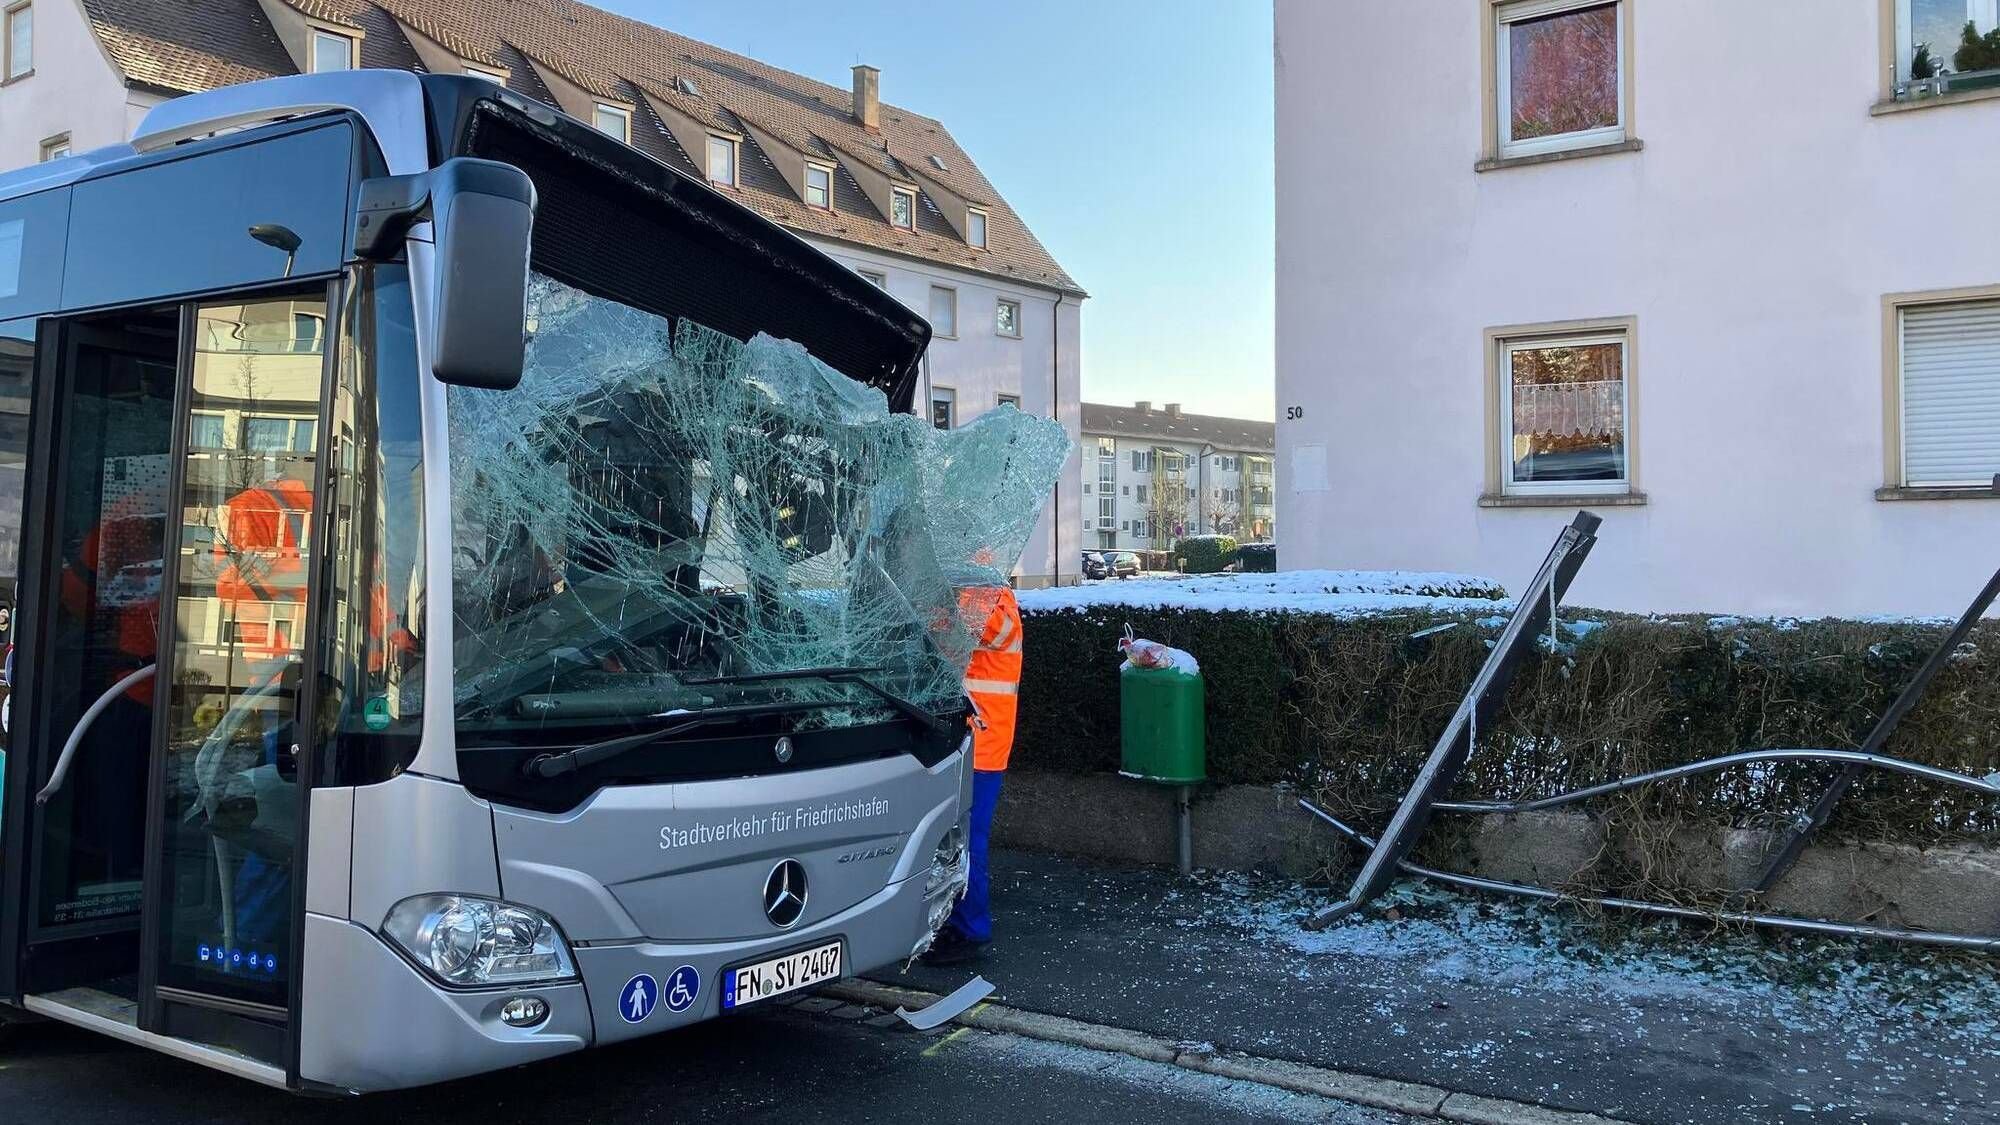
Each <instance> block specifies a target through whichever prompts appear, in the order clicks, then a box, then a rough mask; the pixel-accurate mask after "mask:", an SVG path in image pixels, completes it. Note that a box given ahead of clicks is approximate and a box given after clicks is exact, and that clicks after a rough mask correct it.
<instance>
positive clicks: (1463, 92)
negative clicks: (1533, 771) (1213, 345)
mask: <svg viewBox="0 0 2000 1125" xmlns="http://www.w3.org/2000/svg"><path fill="white" fill-rule="evenodd" d="M1385 44H1394V45H1395V52H1394V53H1395V54H1397V55H1400V56H1408V57H1412V58H1417V59H1420V60H1421V65H1420V66H1418V67H1415V68H1414V69H1399V70H1398V71H1397V72H1396V73H1393V74H1391V73H1386V72H1385V70H1384V68H1383V66H1382V60H1383V58H1384V45H1385ZM1275 49H1276V74H1277V91H1276V95H1277V173H1276V174H1277V205H1278V209H1277V263H1278V277H1277V295H1278V306H1277V316H1278V324H1277V361H1278V362H1277V366H1278V375H1277V382H1278V386H1277V390H1278V400H1277V406H1278V417H1279V422H1278V431H1277V446H1278V453H1279V460H1280V463H1281V464H1282V465H1283V466H1284V470H1285V472H1284V480H1283V487H1282V489H1281V490H1280V493H1279V504H1278V509H1279V511H1278V515H1279V517H1280V518H1281V520H1282V522H1283V523H1284V524H1285V527H1286V537H1285V550H1284V561H1285V564H1286V565H1288V566H1314V567H1318V566H1328V567H1349V566H1355V567H1408V568H1417V569H1427V570H1428V569H1442V570H1455V571H1469V572H1473V573H1480V574H1486V575H1491V576H1493V577H1496V578H1499V579H1502V580H1504V581H1507V582H1509V583H1510V584H1513V585H1515V586H1517V587H1518V584H1520V583H1522V582H1524V581H1525V580H1526V579H1527V578H1528V577H1529V576H1530V575H1531V574H1532V573H1533V572H1534V570H1535V568H1536V566H1537V564H1538V563H1539V562H1540V561H1541V559H1542V557H1543V556H1544V555H1545V554H1546V552H1547V550H1548V548H1549V544H1550V543H1551V542H1552V540H1553V539H1554V537H1555V534H1556V532H1557V530H1558V529H1559V528H1560V527H1561V526H1562V525H1563V524H1564V523H1566V522H1567V521H1568V520H1569V519H1570V517H1571V516H1572V514H1573V513H1574V512H1575V511H1576V510H1577V509H1578V508H1591V509H1594V510H1596V511H1598V512H1599V514H1601V515H1602V516H1603V517H1604V526H1603V528H1602V530H1601V533H1600V536H1599V542H1598V545H1597V547H1596V549H1595V551H1594V552H1593V553H1592V555H1591V557H1590V560H1589V563H1588V564H1587V565H1586V566H1585V567H1584V568H1583V571H1582V573H1581V575H1580V576H1579V578H1578V580H1577V583H1576V585H1575V587H1574V588H1573V590H1572V592H1571V595H1570V600H1571V601H1573V602H1575V603H1578V604H1586V605H1593V606H1602V607H1605V608H1610V609H1623V610H1636V611H1712V612H1753V613H1770V614H1798V615H1807V614H1879V613H1889V614H1918V615H1939V614H1955V613H1956V612H1957V611H1958V610H1959V608H1960V607H1962V606H1963V605H1964V604H1965V603H1966V602H1968V601H1969V600H1971V598H1972V596H1973V594H1974V593H1976V592H1977V591H1978V590H1979V589H1980V587H1981V585H1982V584H1983V583H1984V582H1985V581H1986V579H1987V577H1988V576H1989V575H1991V574H1992V573H1993V570H1994V568H1995V566H1996V565H2000V503H1996V502H1994V499H1993V496H1994V492H1993V489H1992V487H1991V484H1992V480H1993V476H1994V474H1995V473H2000V209H1996V208H1995V207H1994V206H1993V202H1992V200H1993V194H1994V186H1995V184H1996V182H2000V157H1996V155H1995V152H1996V150H1995V146H1994V138H1995V137H1996V136H2000V28H1996V5H1995V3H1994V0H1842V2H1840V3H1826V2H1825V0H1757V2H1756V3H1746V2H1744V0H1435V2H1425V3H1395V4H1385V3H1380V2H1379V0H1276V37H1275ZM1085 500H1086V510H1087V508H1088V500H1089V498H1088V497H1086V498H1085Z"/></svg>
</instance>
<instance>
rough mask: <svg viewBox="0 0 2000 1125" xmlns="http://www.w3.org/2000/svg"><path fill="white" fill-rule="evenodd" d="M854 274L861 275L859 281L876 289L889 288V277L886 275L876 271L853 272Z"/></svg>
mask: <svg viewBox="0 0 2000 1125" xmlns="http://www.w3.org/2000/svg"><path fill="white" fill-rule="evenodd" d="M854 272H855V273H858V274H860V275H861V280H863V281H865V282H867V283H868V284H870V285H873V286H874V287H875V288H877V289H887V288H889V275H888V274H886V273H882V272H880V271H877V270H855V271H854Z"/></svg>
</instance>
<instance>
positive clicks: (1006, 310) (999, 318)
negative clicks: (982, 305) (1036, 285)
mask: <svg viewBox="0 0 2000 1125" xmlns="http://www.w3.org/2000/svg"><path fill="white" fill-rule="evenodd" d="M993 332H994V334H995V335H998V336H1011V337H1013V338H1014V339H1016V340H1018V339H1020V338H1021V302H1019V301H1015V300H1010V299H1008V298H1006V297H1002V298H1000V300H999V303H997V304H995V305H994V306H993Z"/></svg>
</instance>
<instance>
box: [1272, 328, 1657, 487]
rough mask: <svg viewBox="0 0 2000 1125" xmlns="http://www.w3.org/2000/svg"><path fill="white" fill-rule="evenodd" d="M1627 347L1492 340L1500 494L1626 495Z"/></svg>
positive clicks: (1602, 341)
mask: <svg viewBox="0 0 2000 1125" xmlns="http://www.w3.org/2000/svg"><path fill="white" fill-rule="evenodd" d="M1626 343H1627V336H1626V334H1625V333H1623V332H1604V333H1597V334H1589V335H1572V336H1543V337H1532V338H1526V339H1502V340H1500V341H1499V344H1498V350H1499V354H1498V357H1497V358H1498V361H1499V382H1500V388H1499V391H1500V393H1499V402H1500V411H1499V415H1500V433H1499V435H1498V437H1499V442H1500V449H1501V464H1500V490H1501V491H1502V492H1503V493H1509V494H1515V495H1533V494H1536V493H1544V494H1548V493H1554V494H1559V495H1577V494H1584V493H1622V492H1628V491H1630V490H1631V471H1630V466H1629V464H1628V461H1627V443H1626V430H1627V416H1626V408H1625V404H1626V401H1627V379H1626V374H1627V373H1626V366H1627V363H1626ZM1252 465H1253V473H1254V472H1255V471H1256V470H1257V469H1260V468H1262V466H1263V462H1261V461H1259V462H1253V463H1252Z"/></svg>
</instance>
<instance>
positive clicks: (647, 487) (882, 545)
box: [447, 275, 1069, 744]
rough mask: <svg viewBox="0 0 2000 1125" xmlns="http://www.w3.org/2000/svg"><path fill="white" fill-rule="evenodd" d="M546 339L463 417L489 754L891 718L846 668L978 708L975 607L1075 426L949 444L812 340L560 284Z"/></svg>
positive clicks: (470, 611)
mask: <svg viewBox="0 0 2000 1125" xmlns="http://www.w3.org/2000/svg"><path fill="white" fill-rule="evenodd" d="M529 331H530V333H531V339H530V343H529V349H528V360H527V369H526V372H525V375H524V376H523V378H522V381H521V385H520V386H519V387H518V388H516V389H515V390H512V391H505V392H496V391H484V390H475V389H467V388H461V387H453V388H451V389H450V391H449V396H448V400H447V401H448V416H449V425H450V449H451V453H450V460H451V480H452V491H453V495H452V509H453V524H452V596H453V620H454V625H455V628H454V634H455V641H456V643H455V648H454V687H455V691H454V695H455V704H456V710H457V716H458V724H459V729H460V731H461V733H462V734H466V735H469V736H471V737H470V739H469V741H468V744H477V743H479V742H482V741H485V740H488V739H491V740H498V741H506V740H507V735H508V734H509V733H520V734H523V735H524V736H528V737H533V736H536V735H546V734H547V733H548V731H549V729H550V728H552V727H563V728H571V727H579V726H581V727H590V726H606V727H612V728H617V727H621V726H651V725H655V724H656V723H657V720H658V719H659V718H660V717H664V716H669V715H676V714H682V713H687V712H695V711H701V710H706V709H713V708H718V707H769V708H774V709H782V710H785V711H796V712H797V714H798V715H799V719H798V722H799V723H800V724H801V725H815V726H830V725H851V724H854V723H858V722H863V721H869V720H872V719H876V718H880V717H881V716H882V715H883V714H884V713H885V712H884V709H883V704H882V703H881V701H880V699H879V697H878V696H877V695H875V694H874V693H872V692H870V691H868V690H865V689H862V688H859V687H857V686H856V685H854V684H853V683H850V682H843V681H840V680H830V679H828V677H827V676H826V675H824V674H820V673H824V672H827V671H831V670H844V671H846V672H848V673H850V674H852V673H859V674H862V675H865V676H866V678H867V679H868V680H869V681H871V682H872V683H874V684H876V685H879V686H880V687H882V688H884V689H887V690H888V691H890V692H893V693H894V694H896V695H898V696H901V697H902V698H903V699H906V700H911V701H915V702H917V703H919V704H921V705H923V706H926V707H928V708H931V709H932V710H936V711H947V712H948V711H952V710H955V709H956V708H957V707H958V705H959V698H960V694H961V689H960V680H961V678H962V676H963V674H964V669H965V665H966V662H967V661H968V660H969V658H970V654H971V646H972V640H971V635H970V631H969V629H968V624H967V622H966V620H965V618H966V617H967V616H968V615H970V614H973V613H977V612H978V611H979V606H978V605H977V604H976V603H977V602H978V601H979V599H978V598H977V597H976V596H972V595H965V594H964V591H966V590H968V589H976V588H980V587H992V586H996V585H1002V584H1004V583H1005V575H1006V574H1007V573H1008V572H1009V571H1010V570H1011V569H1012V567H1013V565H1014V563H1015V561H1016V560H1017V559H1018V558H1019V557H1020V554H1021V551H1022V550H1023V548H1024V547H1025V545H1026V543H1027V540H1028V536H1029V533H1030V531H1031V530H1032V528H1033V526H1034V524H1035V522H1036V520H1037V519H1038V518H1039V516H1040V514H1041V509H1042V506H1043V503H1044V500H1045V498H1046V497H1047V496H1048V494H1049V491H1050V489H1051V488H1052V487H1053V486H1054V484H1055V481H1056V478H1057V475H1058V473H1059V472H1060V471H1061V466H1062V464H1063V461H1064V460H1065V459H1066V458H1067V456H1068V453H1069V441H1068V438H1067V436H1066V435H1065V434H1064V433H1063V430H1062V428H1061V427H1060V426H1059V425H1058V424H1057V423H1055V422H1054V421H1051V420H1048V419H1039V418H1031V417H1029V416H1027V415H1024V414H1022V413H1021V412H1020V411H1018V410H1015V409H1013V408H1011V407H1008V408H1002V409H1000V410H997V411H993V412H990V413H988V414H986V415H983V416H981V417H980V418H978V419H976V420H975V421H974V422H972V423H971V424H969V425H967V426H964V427H962V428H960V429H958V430H953V431H940V430H936V429H934V428H932V427H931V426H929V425H928V424H926V423H925V422H924V421H923V420H921V419H918V418H916V417H913V416H911V415H907V414H895V413H891V412H890V410H889V407H888V402H887V400H886V399H885V398H884V396H883V395H882V393H881V392H880V391H877V390H875V389H873V388H871V387H868V386H866V385H864V384H862V383H858V382H856V381H854V380H852V379H849V378H847V377H846V376H844V375H841V374H840V373H839V372H837V371H834V370H833V369H831V368H829V367H827V366H826V365H825V364H822V363H820V362H819V361H817V360H815V359H813V358H812V357H811V356H810V355H809V354H807V353H806V351H805V350H804V349H803V348H802V347H800V346H798V345H797V344H793V343H789V342H786V341H781V340H775V339H772V338H770V337H767V336H758V337H756V338H755V339H752V340H751V341H749V342H748V343H743V342H741V341H738V340H735V339H732V338H730V337H727V336H723V335H721V334H719V333H716V332H713V331H710V330H708V329H706V328H703V327H702V326H700V325H697V324H693V323H691V322H688V321H680V322H677V323H676V322H669V321H668V320H666V319H664V318H661V317H657V316H654V315H652V314H650V313H646V312H642V311H639V310H636V309H633V308H630V307H627V306H624V305H620V304H618V303H616V302H613V301H609V300H605V299H602V298H598V297H594V296H591V295H589V294H586V293H584V292H582V291H580V290H577V289H574V288H571V287H569V286H566V285H563V284H561V283H559V282H556V281H554V280H551V279H549V278H546V277H542V276H539V275H537V276H536V277H535V278H534V279H533V284H532V287H531V290H530V294H529ZM981 619H982V620H983V615H982V618H981ZM975 624H976V622H975ZM799 672H811V673H815V674H811V675H803V676H791V677H780V678H769V677H774V676H778V674H785V673H799ZM744 677H760V678H758V679H753V680H750V681H749V682H745V681H744V679H743V678H744ZM718 679H727V680H731V681H732V682H728V683H715V682H712V681H715V680H718ZM703 681H711V682H703ZM614 733H615V731H614Z"/></svg>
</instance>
